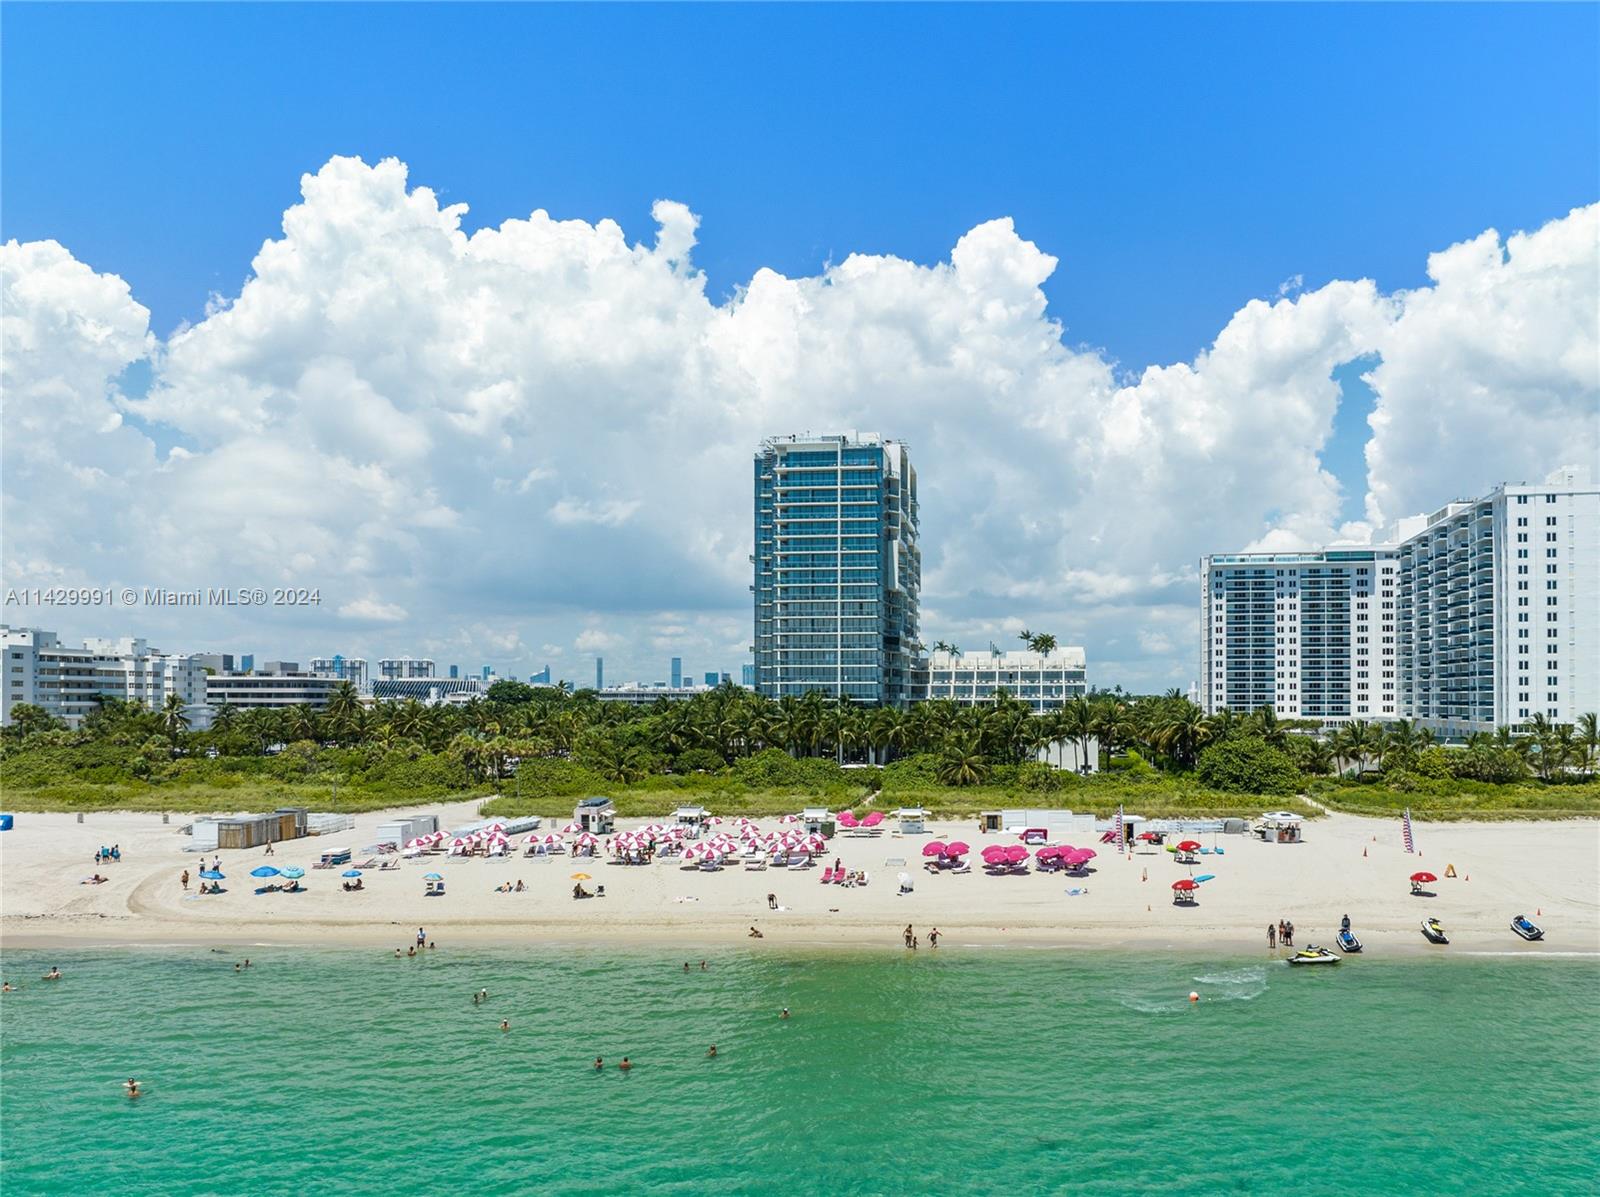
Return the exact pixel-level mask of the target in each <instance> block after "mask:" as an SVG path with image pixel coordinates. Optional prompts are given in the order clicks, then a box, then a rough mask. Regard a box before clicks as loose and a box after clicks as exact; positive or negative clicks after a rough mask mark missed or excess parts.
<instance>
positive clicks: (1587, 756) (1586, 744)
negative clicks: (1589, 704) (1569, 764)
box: [1578, 711, 1600, 777]
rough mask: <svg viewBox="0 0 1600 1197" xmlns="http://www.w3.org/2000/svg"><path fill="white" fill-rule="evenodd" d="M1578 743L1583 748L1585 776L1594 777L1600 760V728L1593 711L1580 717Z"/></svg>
mask: <svg viewBox="0 0 1600 1197" xmlns="http://www.w3.org/2000/svg"><path fill="white" fill-rule="evenodd" d="M1578 743H1579V744H1580V745H1582V747H1583V762H1582V763H1583V772H1584V775H1585V776H1587V777H1593V776H1594V768H1595V763H1596V761H1597V760H1600V726H1597V723H1596V719H1595V713H1594V712H1593V711H1589V712H1588V713H1586V714H1583V715H1579V716H1578Z"/></svg>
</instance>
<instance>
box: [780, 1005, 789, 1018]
mask: <svg viewBox="0 0 1600 1197" xmlns="http://www.w3.org/2000/svg"><path fill="white" fill-rule="evenodd" d="M778 1017H779V1018H788V1017H789V1007H787V1006H785V1007H784V1008H783V1009H782V1010H780V1011H778Z"/></svg>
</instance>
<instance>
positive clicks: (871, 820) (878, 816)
mask: <svg viewBox="0 0 1600 1197" xmlns="http://www.w3.org/2000/svg"><path fill="white" fill-rule="evenodd" d="M882 822H883V812H882V811H881V810H875V811H873V812H872V813H871V814H870V815H868V816H867V817H866V818H865V819H862V820H861V826H863V827H876V826H877V825H878V824H879V823H882Z"/></svg>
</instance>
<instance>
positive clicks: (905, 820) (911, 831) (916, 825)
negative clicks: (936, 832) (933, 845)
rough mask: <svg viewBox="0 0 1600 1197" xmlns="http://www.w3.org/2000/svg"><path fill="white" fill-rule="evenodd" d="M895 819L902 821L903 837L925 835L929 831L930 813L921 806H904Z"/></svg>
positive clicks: (901, 832) (895, 815)
mask: <svg viewBox="0 0 1600 1197" xmlns="http://www.w3.org/2000/svg"><path fill="white" fill-rule="evenodd" d="M894 817H895V818H897V819H899V820H900V834H901V835H923V834H925V833H926V832H927V830H928V828H927V820H928V812H927V811H925V810H923V809H922V807H920V806H902V807H901V808H900V809H899V810H897V811H895V812H894Z"/></svg>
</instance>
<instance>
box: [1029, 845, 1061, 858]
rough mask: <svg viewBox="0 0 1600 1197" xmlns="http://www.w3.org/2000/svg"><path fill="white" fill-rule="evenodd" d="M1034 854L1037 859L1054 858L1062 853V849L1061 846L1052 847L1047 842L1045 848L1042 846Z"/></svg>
mask: <svg viewBox="0 0 1600 1197" xmlns="http://www.w3.org/2000/svg"><path fill="white" fill-rule="evenodd" d="M1033 855H1034V859H1036V860H1054V859H1055V858H1056V857H1058V856H1060V855H1061V849H1060V848H1052V847H1050V846H1049V845H1048V844H1046V845H1045V846H1044V847H1043V848H1040V849H1039V850H1038V851H1037V852H1035V853H1034V854H1033Z"/></svg>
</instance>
